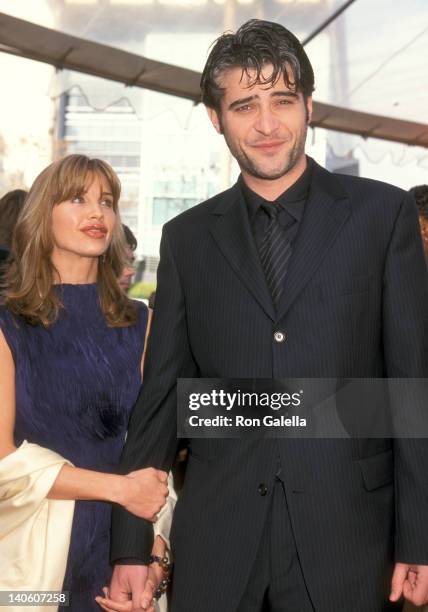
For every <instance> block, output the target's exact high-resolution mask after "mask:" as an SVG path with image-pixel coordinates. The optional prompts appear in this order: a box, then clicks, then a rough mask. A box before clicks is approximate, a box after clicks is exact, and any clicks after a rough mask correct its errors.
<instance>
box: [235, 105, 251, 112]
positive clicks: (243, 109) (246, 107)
mask: <svg viewBox="0 0 428 612" xmlns="http://www.w3.org/2000/svg"><path fill="white" fill-rule="evenodd" d="M236 110H237V112H238V113H245V112H247V111H249V110H251V106H250V105H249V104H243V105H242V106H238V107H237V108H236Z"/></svg>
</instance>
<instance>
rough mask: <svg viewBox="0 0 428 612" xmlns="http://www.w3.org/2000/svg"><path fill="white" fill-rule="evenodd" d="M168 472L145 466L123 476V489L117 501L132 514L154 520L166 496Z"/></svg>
mask: <svg viewBox="0 0 428 612" xmlns="http://www.w3.org/2000/svg"><path fill="white" fill-rule="evenodd" d="M167 479H168V474H167V473H166V472H163V471H162V470H156V469H154V468H146V469H144V470H137V471H135V472H130V473H129V474H127V475H126V476H124V477H123V481H122V482H123V491H122V495H121V497H120V500H119V503H120V504H121V505H122V506H123V507H124V508H126V510H128V511H129V512H132V514H135V515H136V516H139V517H140V518H144V519H147V520H149V521H152V522H153V523H154V522H156V519H157V514H158V512H159V511H160V510H161V509H162V508H163V506H164V505H165V502H166V498H167V497H168V487H167V485H166V482H167Z"/></svg>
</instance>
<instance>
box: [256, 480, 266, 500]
mask: <svg viewBox="0 0 428 612" xmlns="http://www.w3.org/2000/svg"><path fill="white" fill-rule="evenodd" d="M257 490H258V492H259V493H260V495H261V496H262V497H263V496H264V495H267V492H268V488H267V486H266V485H265V484H264V483H263V482H262V483H261V484H259V486H258V489H257Z"/></svg>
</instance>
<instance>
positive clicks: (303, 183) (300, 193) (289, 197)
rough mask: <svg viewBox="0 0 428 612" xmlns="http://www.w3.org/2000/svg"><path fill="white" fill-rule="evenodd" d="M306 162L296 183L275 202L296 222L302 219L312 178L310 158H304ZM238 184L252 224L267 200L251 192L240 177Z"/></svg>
mask: <svg viewBox="0 0 428 612" xmlns="http://www.w3.org/2000/svg"><path fill="white" fill-rule="evenodd" d="M306 160H307V166H306V168H305V171H304V172H303V174H301V175H300V176H299V178H298V179H297V181H296V182H295V183H293V184H292V185H291V187H289V188H288V189H286V190H285V191H284V192H283V193H282V194H281V195H280V196H279V197H278V198H277V199H276V200H275V203H277V204H280V205H281V206H282V207H283V208H285V210H286V211H287V212H288V213H289V214H290V215H291V216H292V217H294V219H296V221H301V219H302V217H303V210H304V203H305V201H306V199H307V197H308V193H309V187H310V183H311V178H312V168H313V162H312V159H311V158H310V157H306ZM238 184H239V186H240V188H241V192H242V195H243V196H244V200H245V203H246V205H247V210H248V216H249V219H250V223H253V221H254V217H255V216H256V214H257V211H258V210H259V208H260V205H261V204H263V203H265V202H267V200H265V199H264V198H262V197H261V196H259V195H258V194H257V193H255V192H254V191H252V190H251V189H250V188H249V187H248V185H246V183H245V181H244V179H243V178H242V175H240V176H239V179H238Z"/></svg>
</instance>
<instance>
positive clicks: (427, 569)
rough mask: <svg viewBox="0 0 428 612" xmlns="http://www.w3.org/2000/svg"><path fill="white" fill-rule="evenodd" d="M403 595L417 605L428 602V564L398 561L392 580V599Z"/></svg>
mask: <svg viewBox="0 0 428 612" xmlns="http://www.w3.org/2000/svg"><path fill="white" fill-rule="evenodd" d="M401 596H403V597H404V598H405V599H407V600H408V601H410V602H411V603H412V604H413V605H415V606H422V605H424V604H426V603H428V565H410V564H408V563H396V564H395V568H394V573H393V575H392V581H391V594H390V596H389V599H390V600H391V601H398V600H399V599H400V597H401Z"/></svg>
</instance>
